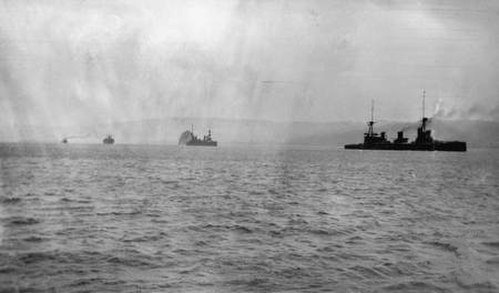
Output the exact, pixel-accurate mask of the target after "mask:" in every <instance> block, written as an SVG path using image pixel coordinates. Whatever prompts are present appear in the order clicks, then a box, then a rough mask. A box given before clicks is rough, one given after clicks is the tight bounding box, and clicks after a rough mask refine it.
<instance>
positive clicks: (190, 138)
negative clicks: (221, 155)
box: [178, 126, 218, 147]
mask: <svg viewBox="0 0 499 293" xmlns="http://www.w3.org/2000/svg"><path fill="white" fill-rule="evenodd" d="M178 144H179V145H188V146H214V147H216V146H217V144H218V143H217V141H215V140H213V139H212V138H211V129H208V135H204V136H203V138H202V139H201V138H198V137H197V136H196V135H194V126H192V127H191V130H190V131H189V130H186V131H184V132H183V133H182V134H181V135H180V138H179V140H178Z"/></svg>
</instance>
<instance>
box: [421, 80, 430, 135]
mask: <svg viewBox="0 0 499 293" xmlns="http://www.w3.org/2000/svg"><path fill="white" fill-rule="evenodd" d="M425 98H426V91H425V89H423V107H422V110H423V118H422V119H421V128H422V129H423V131H425V130H426V121H427V120H428V118H426V117H425V116H424V110H425Z"/></svg>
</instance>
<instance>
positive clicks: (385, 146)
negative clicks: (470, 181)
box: [345, 91, 466, 152]
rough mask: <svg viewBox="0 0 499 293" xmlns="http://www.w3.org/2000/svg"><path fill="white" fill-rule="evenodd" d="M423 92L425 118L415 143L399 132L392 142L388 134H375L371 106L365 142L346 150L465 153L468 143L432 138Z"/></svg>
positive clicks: (346, 146) (422, 120) (349, 146)
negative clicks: (428, 128) (387, 136)
mask: <svg viewBox="0 0 499 293" xmlns="http://www.w3.org/2000/svg"><path fill="white" fill-rule="evenodd" d="M424 95H425V92H424V91H423V118H422V119H421V125H420V126H419V127H418V132H417V137H416V140H415V141H412V142H408V139H407V138H405V137H404V132H403V131H399V132H398V133H397V138H396V139H395V140H394V141H393V142H391V141H389V140H387V139H386V132H381V133H380V134H379V135H378V133H375V132H374V123H375V122H374V116H373V111H374V104H373V105H372V106H371V121H369V122H367V126H368V130H367V132H366V133H364V142H363V143H358V144H347V145H345V149H357V150H359V149H360V150H392V151H448V152H465V151H466V142H463V141H439V140H434V139H433V137H432V136H431V130H427V129H426V124H427V123H428V118H426V117H424V97H425V96H424Z"/></svg>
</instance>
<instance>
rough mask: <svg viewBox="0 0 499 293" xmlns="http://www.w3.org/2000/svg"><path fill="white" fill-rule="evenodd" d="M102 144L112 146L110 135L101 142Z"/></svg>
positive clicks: (112, 141)
mask: <svg viewBox="0 0 499 293" xmlns="http://www.w3.org/2000/svg"><path fill="white" fill-rule="evenodd" d="M102 143H103V144H114V138H113V137H112V136H111V135H108V136H107V137H106V138H104V139H103V140H102Z"/></svg>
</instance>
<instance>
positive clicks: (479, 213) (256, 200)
mask: <svg viewBox="0 0 499 293" xmlns="http://www.w3.org/2000/svg"><path fill="white" fill-rule="evenodd" d="M0 159H1V173H0V179H1V189H0V191H1V195H0V292H85V291H87V292H321V291H323V292H498V291H499V194H498V191H499V180H498V178H499V168H498V167H499V151H498V150H473V149H472V150H470V151H469V152H467V153H441V152H440V153H439V152H434V153H428V152H383V151H345V150H340V149H321V148H297V147H294V148H293V147H288V148H276V149H265V148H260V147H253V148H243V147H232V148H231V147H222V148H218V149H213V148H178V147H175V146H169V147H165V146H123V145H114V146H105V145H70V144H69V145H20V144H2V145H0Z"/></svg>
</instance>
